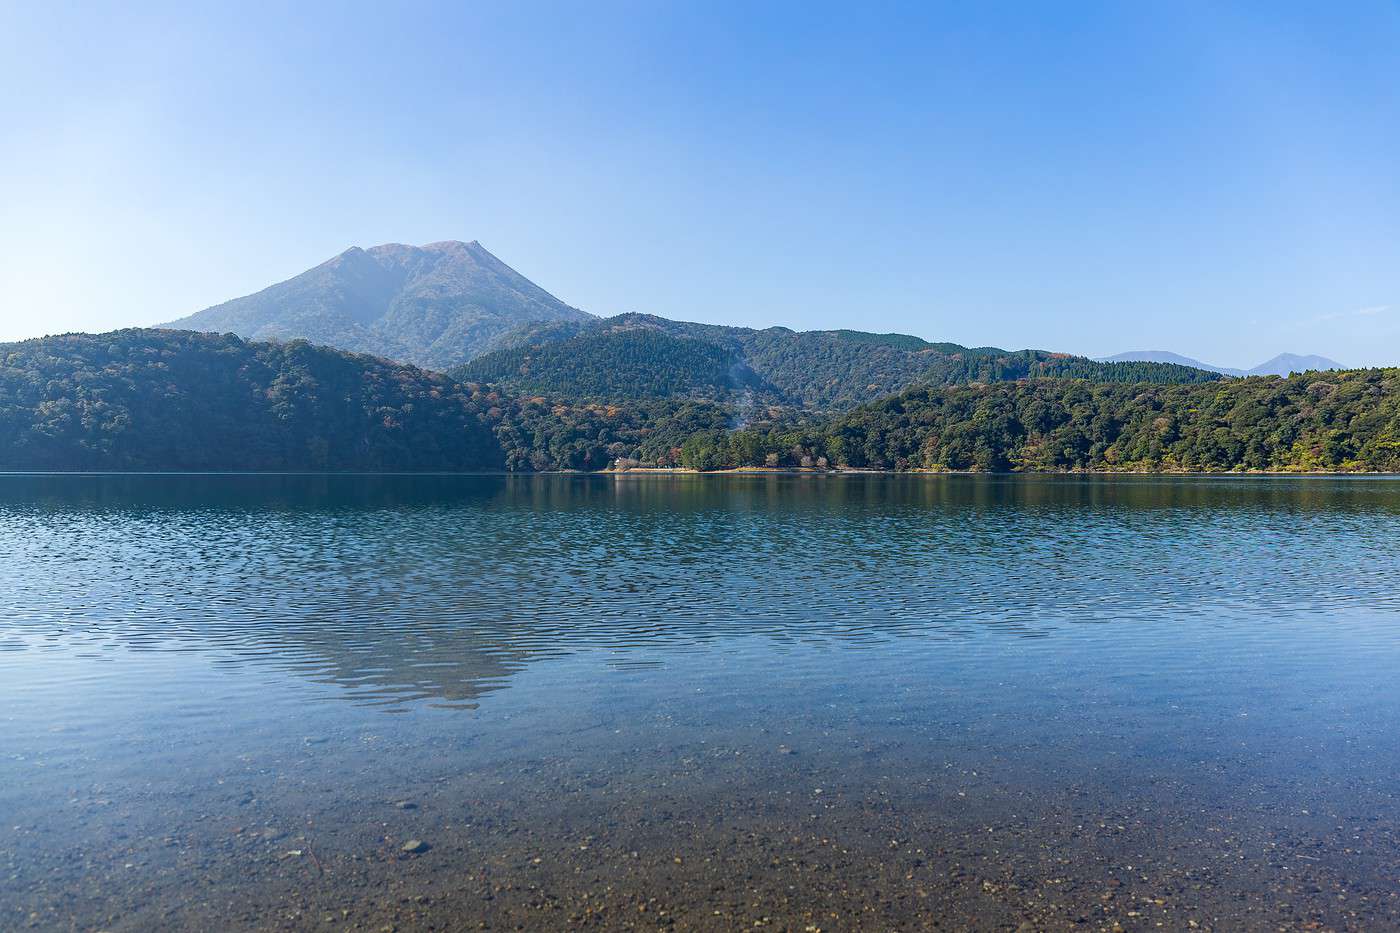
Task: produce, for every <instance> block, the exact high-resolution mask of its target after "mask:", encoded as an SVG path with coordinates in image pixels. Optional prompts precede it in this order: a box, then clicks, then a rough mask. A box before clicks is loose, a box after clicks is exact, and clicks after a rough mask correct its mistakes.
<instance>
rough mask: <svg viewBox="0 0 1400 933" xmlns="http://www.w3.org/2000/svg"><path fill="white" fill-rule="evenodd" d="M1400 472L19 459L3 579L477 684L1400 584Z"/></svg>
mask: <svg viewBox="0 0 1400 933" xmlns="http://www.w3.org/2000/svg"><path fill="white" fill-rule="evenodd" d="M1397 492H1400V486H1398V485H1396V484H1392V483H1389V482H1385V481H1377V480H1355V479H1347V480H1323V479H1306V480H1291V481H1290V480H1273V479H1255V478H1228V479H1211V480H1201V479H1191V480H1183V479H1175V478H1162V477H1103V478H1098V477H1096V478H1075V477H1041V478H1029V477H967V476H863V475H849V476H812V475H798V476H779V475H758V476H693V475H660V476H658V475H637V474H628V475H622V476H616V477H613V476H536V477H529V476H487V477H460V476H398V477H364V476H334V477H328V476H224V477H209V476H120V477H114V476H106V477H55V476H42V477H3V478H0V539H2V540H5V541H6V543H7V544H8V545H10V549H11V550H12V551H15V552H16V553H15V554H14V556H13V557H12V559H11V561H10V562H9V565H8V566H9V569H8V570H0V583H6V584H10V585H11V586H12V587H13V589H14V591H15V593H16V594H17V596H16V601H15V606H16V607H17V625H18V626H19V630H21V631H27V632H31V633H34V634H40V633H43V634H44V635H46V636H49V635H52V634H53V631H54V629H55V628H56V627H59V625H60V623H61V624H62V625H71V623H72V622H73V621H74V620H82V622H83V628H82V632H83V633H84V634H83V637H85V638H89V639H92V640H96V641H101V642H104V643H107V644H122V643H126V644H132V645H140V646H141V647H144V648H152V647H154V648H157V649H159V648H162V647H165V648H179V649H182V650H190V649H191V648H193V649H195V650H199V651H201V652H205V653H208V654H212V655H213V656H214V657H215V658H216V659H217V661H218V663H220V664H237V665H243V664H253V665H263V666H270V667H273V668H276V669H278V670H282V671H285V672H289V673H295V674H296V675H298V676H301V677H306V678H309V679H311V680H313V681H316V682H321V683H330V684H336V685H339V686H341V687H343V688H345V694H344V695H345V696H346V697H347V698H351V699H356V700H359V701H363V702H385V703H390V704H392V703H404V702H409V701H414V700H423V699H426V700H433V701H439V702H446V703H450V704H470V703H471V702H472V701H473V700H474V699H475V698H477V697H480V696H481V695H482V694H484V693H487V692H489V691H492V690H497V689H501V688H502V687H504V686H506V685H507V684H508V683H509V681H510V678H511V677H512V675H513V674H515V673H516V672H518V671H520V670H521V669H523V668H524V667H526V666H527V665H529V664H531V663H534V662H536V661H538V660H540V659H542V658H550V657H559V656H561V655H564V654H567V653H569V652H572V651H576V650H581V649H586V648H597V647H606V648H612V649H618V650H620V651H622V652H625V653H631V654H632V656H633V657H634V658H635V659H636V660H644V659H647V658H648V655H647V649H652V650H674V649H676V648H678V647H681V646H686V645H700V644H704V643H707V642H712V641H715V640H722V639H728V638H733V637H736V636H740V635H743V636H754V635H759V636H762V637H765V638H769V639H772V640H774V641H778V642H782V641H793V642H799V641H808V640H811V639H823V640H829V641H831V642H833V643H836V644H840V645H843V646H850V647H861V646H868V645H870V644H872V643H879V642H881V641H883V640H885V639H889V638H893V637H899V636H918V637H920V638H924V639H939V638H969V637H974V636H977V635H979V634H986V633H988V632H1000V633H1003V634H1006V635H1013V636H1020V637H1045V636H1047V635H1050V634H1053V633H1054V632H1055V631H1056V630H1057V629H1058V628H1061V627H1063V626H1065V625H1069V624H1074V623H1082V622H1114V621H1122V620H1134V619H1142V618H1144V617H1160V616H1162V615H1164V614H1171V615H1173V616H1190V615H1193V614H1196V615H1206V614H1211V613H1219V612H1220V611H1222V609H1226V610H1228V609H1230V608H1239V607H1240V606H1241V605H1246V604H1247V605H1249V606H1250V607H1251V608H1256V609H1258V608H1264V609H1269V610H1271V611H1273V612H1275V613H1284V612H1287V611H1289V610H1290V609H1292V608H1297V607H1303V606H1312V607H1314V608H1315V607H1316V606H1318V605H1324V606H1327V605H1331V603H1329V602H1328V601H1329V600H1332V601H1337V602H1340V601H1343V600H1356V599H1360V600H1365V601H1368V602H1371V603H1373V604H1374V603H1375V602H1376V601H1377V600H1379V601H1381V602H1392V603H1393V602H1394V600H1395V598H1396V597H1395V596H1393V595H1392V593H1393V591H1394V590H1395V589H1396V588H1395V587H1394V586H1393V583H1394V581H1393V579H1392V576H1393V572H1391V571H1388V570H1387V568H1392V567H1393V566H1394V563H1395V561H1394V558H1395V556H1396V554H1395V549H1396V545H1395V544H1394V543H1392V542H1395V541H1396V540H1397V536H1396V535H1395V531H1396V517H1397V514H1400V496H1397V495H1396V493H1397ZM1304 525H1306V527H1307V528H1308V529H1310V530H1309V531H1308V532H1307V534H1306V535H1303V534H1300V533H1299V532H1298V529H1300V528H1302V527H1304ZM1261 541H1262V542H1265V543H1266V544H1267V545H1268V546H1267V547H1265V548H1258V547H1254V548H1250V549H1247V550H1246V549H1244V548H1243V545H1245V544H1258V543H1259V542H1261ZM1368 544H1369V545H1370V546H1369V547H1367V546H1366V545H1368ZM1368 562H1370V563H1374V564H1376V566H1375V567H1373V568H1370V569H1371V570H1372V571H1374V572H1371V573H1364V572H1361V571H1363V570H1365V569H1366V568H1365V567H1363V566H1361V565H1363V564H1366V563H1368ZM1343 578H1345V579H1346V581H1347V583H1348V586H1347V587H1346V588H1345V589H1343V588H1341V587H1334V586H1333V585H1332V584H1333V582H1334V581H1336V580H1341V579H1343ZM60 631H67V629H62V628H60Z"/></svg>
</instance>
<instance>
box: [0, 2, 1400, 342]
mask: <svg viewBox="0 0 1400 933" xmlns="http://www.w3.org/2000/svg"><path fill="white" fill-rule="evenodd" d="M288 7H294V8H295V9H286V8H288ZM192 8H197V9H192ZM0 88H3V90H0V282H3V297H2V298H0V338H14V337H22V336H32V335H37V334H42V333H48V332H55V331H63V330H103V329H110V328H113V327H118V326H125V325H130V324H151V323H155V322H158V321H162V320H168V319H170V318H173V317H176V316H179V315H183V314H186V313H189V312H192V311H195V310H198V309H200V308H202V307H205V306H207V305H210V304H213V303H216V302H218V301H221V300H224V299H227V298H230V297H233V296H236V295H241V294H245V293H247V292H250V291H254V290H256V289H258V288H260V287H262V286H264V285H268V284H271V283H272V282H274V281H277V280H280V279H283V278H287V277H288V276H290V275H292V274H294V273H296V272H299V271H301V270H302V269H305V268H307V267H309V266H312V265H314V264H315V263H317V262H319V261H321V260H324V259H326V258H328V257H330V256H332V255H334V254H335V253H338V252H340V251H341V250H343V249H345V248H346V247H348V246H350V245H352V244H355V245H361V246H370V245H373V244H375V243H381V242H386V241H399V242H410V243H423V242H429V241H432V240H441V239H479V240H480V241H481V242H482V243H483V244H484V245H485V246H486V247H487V248H488V249H490V250H492V251H493V252H495V253H496V254H497V255H498V256H500V257H501V258H502V259H504V260H505V261H506V262H508V263H510V264H511V265H513V266H515V267H516V268H517V269H519V270H520V271H521V272H523V273H524V274H525V275H527V276H529V277H530V278H532V279H533V280H535V281H536V282H538V283H539V284H540V285H542V286H544V287H545V288H547V289H549V290H550V291H552V292H554V293H555V294H557V295H558V296H559V297H561V298H563V299H564V300H566V301H569V302H570V303H572V304H575V305H578V306H579V307H582V308H585V309H587V310H589V311H593V312H595V313H599V314H612V313H617V312H622V311H647V312H652V313H656V314H662V315H665V316H668V317H675V318H682V319H688V320H697V321H712V322H720V323H731V324H744V325H753V326H766V325H769V324H786V325H789V326H792V327H797V328H804V329H806V328H826V327H857V328H861V329H868V330H881V331H887V330H888V331H904V332H908V333H914V334H919V335H921V336H924V337H928V338H932V339H939V340H955V341H958V342H962V343H969V344H979V345H980V344H996V345H1000V346H1004V347H1011V348H1019V347H1024V346H1034V347H1043V348H1048V349H1058V350H1068V351H1074V352H1081V353H1087V354H1091V355H1103V354H1108V353H1112V352H1116V351H1120V350H1128V349H1171V350H1176V351H1178V352H1182V353H1186V354H1189V355H1192V356H1196V357H1198V358H1202V359H1205V360H1207V361H1210V362H1215V363H1220V364H1234V365H1252V364H1254V363H1256V362H1259V361H1260V360H1262V359H1264V358H1265V357H1267V356H1272V355H1273V354H1275V353H1277V352H1279V351H1282V350H1292V351H1296V352H1317V353H1323V354H1326V355H1328V356H1332V357H1335V358H1337V359H1339V360H1341V361H1342V362H1344V363H1348V364H1369V363H1397V362H1400V168H1397V166H1400V4H1397V3H1395V2H1377V3H1368V2H1365V0H1347V2H1345V3H1335V4H1326V3H1316V2H1309V3H1296V4H1295V3H1285V2H1277V0H1271V2H1260V3H1256V4H1228V3H1189V2H1163V3H1156V4H1154V3H1146V2H1111V3H1103V4H1096V3H1064V2H1058V0H1057V2H1047V3H1009V2H1008V3H986V4H984V3H953V4H946V5H942V4H934V3H916V4H909V5H884V4H875V5H866V4H840V5H830V6H828V5H824V4H817V3H793V4H779V3H758V4H751V3H735V4H725V3H718V2H713V0H710V2H701V3H694V4H686V3H680V2H675V3H672V2H650V3H635V4H610V3H587V4H584V3H578V4H536V3H518V2H497V3H491V4H487V5H479V6H468V5H466V4H462V3H447V4H441V5H435V4H418V5H414V4H398V3H394V4H385V3H374V4H364V5H360V4H353V3H351V4H347V3H335V4H328V5H324V6H314V5H312V4H309V3H297V4H262V3H252V4H237V5H232V4H231V5H228V6H222V7H221V6H217V5H206V4H187V3H183V2H182V3H177V4H170V5H168V6H166V5H147V4H140V3H136V4H121V5H111V6H101V5H94V4H89V3H84V4H62V3H55V2H50V0H46V2H38V0H36V2H14V0H10V2H4V3H0Z"/></svg>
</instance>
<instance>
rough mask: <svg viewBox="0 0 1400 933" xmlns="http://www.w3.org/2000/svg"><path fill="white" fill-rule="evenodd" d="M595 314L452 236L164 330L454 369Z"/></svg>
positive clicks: (317, 271)
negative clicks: (548, 325)
mask: <svg viewBox="0 0 1400 933" xmlns="http://www.w3.org/2000/svg"><path fill="white" fill-rule="evenodd" d="M591 317H592V315H590V314H587V313H586V312H583V311H580V310H579V309H578V308H574V307H570V306H569V305H566V304H564V303H563V302H562V301H560V300H559V299H558V298H555V297H554V296H553V295H551V294H550V293H549V292H547V291H545V290H544V289H542V288H540V287H539V286H538V285H536V284H534V283H533V282H531V281H530V280H529V279H527V278H525V277H524V276H523V275H521V274H520V273H518V272H516V271H515V270H514V269H512V268H511V267H510V266H508V265H506V264H505V263H503V262H501V261H500V260H499V259H497V258H496V257H495V256H493V255H491V253H489V252H488V251H487V250H486V249H485V248H484V247H483V246H482V245H481V244H480V243H478V242H476V241H475V240H473V241H472V242H470V243H460V242H457V241H455V240H451V241H447V242H443V243H430V244H428V245H427V246H405V245H403V244H400V243H387V244H385V245H383V246H375V247H373V248H371V249H360V248H359V247H358V246H356V247H352V248H350V249H348V250H346V251H345V252H343V253H341V254H340V255H339V256H336V257H335V258H334V259H330V260H327V261H326V262H323V263H321V264H320V265H319V266H316V267H315V268H314V269H309V270H307V271H306V272H303V273H302V274H301V275H298V276H296V277H295V278H291V279H288V280H287V281H285V282H280V283H278V284H276V285H273V286H270V287H268V288H265V289H263V290H262V291H260V292H258V293H256V294H253V295H248V296H245V297H243V298H235V299H233V300H232V301H226V302H224V303H223V304H220V305H215V306H214V307H212V308H206V309H205V310H203V311H200V312H199V313H197V314H192V315H190V316H189V317H186V318H181V319H180V320H178V321H173V322H171V323H169V324H167V325H164V326H166V327H170V328H179V329H185V330H198V331H208V332H214V333H234V334H237V335H239V336H240V337H244V338H246V339H250V340H270V339H276V340H290V339H295V338H303V339H306V340H310V341H312V342H313V343H317V344H325V345H328V346H333V347H337V348H339V349H342V350H351V351H354V352H359V353H372V354H374V355H376V356H382V357H385V358H387V359H394V360H401V361H403V362H408V363H413V364H415V365H419V366H424V367H428V368H431V369H447V368H448V367H451V366H455V365H458V364H460V363H464V362H466V361H467V360H470V359H471V358H472V357H474V356H476V355H478V354H479V353H481V352H483V351H484V350H486V349H488V348H489V347H490V345H491V343H492V341H493V340H495V339H496V338H498V337H499V336H501V335H502V334H504V333H506V332H508V331H510V330H513V329H515V328H518V327H520V326H521V325H522V324H528V323H532V322H539V321H584V320H588V319H590V318H591Z"/></svg>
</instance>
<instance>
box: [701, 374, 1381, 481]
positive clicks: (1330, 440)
mask: <svg viewBox="0 0 1400 933" xmlns="http://www.w3.org/2000/svg"><path fill="white" fill-rule="evenodd" d="M674 459H676V460H677V461H679V462H680V463H681V464H682V465H683V466H687V467H692V468H696V469H707V470H708V469H721V468H726V467H742V466H761V465H768V466H815V467H824V466H831V467H850V468H866V469H882V470H979V471H1005V470H1023V471H1071V470H1109V471H1111V470H1146V471H1167V472H1170V471H1204V472H1216V471H1227V470H1270V471H1330V470H1339V471H1363V470H1364V471H1383V472H1400V369H1369V370H1353V371H1347V372H1327V373H1304V374H1297V375H1294V376H1291V377H1289V378H1287V379H1282V378H1277V377H1272V376H1257V377H1251V378H1248V379H1237V380H1227V381H1222V382H1217V383H1209V384H1195V385H1150V384H1136V385H1128V384H1122V383H1093V382H1088V381H1084V380H1075V379H1039V380H1027V381H1021V382H1006V383H990V384H981V385H963V386H920V387H917V388H913V389H909V390H907V391H905V392H904V393H902V394H900V395H897V396H893V397H891V398H888V399H884V400H881V401H879V402H875V403H872V404H869V405H864V406H862V407H860V408H857V409H855V410H853V411H850V412H846V413H844V414H842V415H839V416H837V417H834V418H830V419H826V420H820V421H815V422H812V423H809V424H806V425H799V426H791V425H782V424H777V425H773V426H771V427H769V428H767V429H766V430H764V429H757V428H755V429H746V430H742V431H729V432H710V433H708V434H701V435H696V436H694V437H691V438H689V439H688V440H687V441H686V442H685V443H684V444H683V445H682V446H681V447H680V449H679V451H677V452H676V454H675V457H674Z"/></svg>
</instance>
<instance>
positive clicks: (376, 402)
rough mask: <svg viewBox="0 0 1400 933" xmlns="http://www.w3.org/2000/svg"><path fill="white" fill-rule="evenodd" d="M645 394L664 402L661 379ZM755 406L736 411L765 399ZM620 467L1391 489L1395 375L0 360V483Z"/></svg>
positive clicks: (108, 353)
mask: <svg viewBox="0 0 1400 933" xmlns="http://www.w3.org/2000/svg"><path fill="white" fill-rule="evenodd" d="M866 336H869V335H866ZM862 339H863V338H862ZM688 341H690V338H685V337H674V336H669V335H660V336H658V335H657V334H654V333H652V334H648V333H633V334H629V335H626V336H625V339H623V340H622V341H621V342H620V343H616V342H615V343H612V344H610V345H611V346H624V347H631V348H633V350H635V352H636V353H638V354H642V355H645V354H646V353H648V352H651V350H653V349H654V348H656V347H658V346H660V347H663V348H668V349H667V352H674V350H675V348H674V347H673V346H672V345H673V344H675V343H677V342H680V343H682V344H687V342H688ZM684 351H685V353H686V358H687V359H688V360H689V361H690V364H691V365H690V371H691V372H692V373H697V374H702V375H704V376H705V377H706V378H708V379H710V380H711V384H715V383H716V382H717V380H718V379H719V378H720V374H721V372H722V371H724V368H725V367H728V366H731V365H732V361H731V358H730V357H728V356H725V355H722V354H720V355H717V354H716V352H715V349H714V347H713V345H709V344H696V345H694V346H690V345H688V344H687V345H686V346H685V347H684ZM623 361H624V362H625V360H623ZM1065 365H1067V366H1070V365H1073V364H1071V363H1067V364H1065ZM580 378H582V375H580ZM655 378H656V379H657V380H660V381H659V382H658V383H657V384H658V385H659V386H662V387H664V385H665V383H664V380H665V379H666V378H667V377H666V375H665V373H664V372H663V371H661V370H660V369H657V370H655ZM736 378H739V379H740V380H741V381H740V384H743V383H742V378H744V377H743V376H742V374H741V376H739V377H736ZM755 387H756V391H755V392H754V393H753V396H756V395H758V394H759V391H760V390H761V391H766V390H765V389H763V387H762V386H761V385H760V384H757V383H755ZM638 464H651V465H660V466H686V467H693V468H696V469H705V470H709V469H720V468H726V467H742V466H765V465H767V466H792V467H803V466H807V467H833V468H835V467H850V468H867V469H889V470H997V471H1000V470H1047V471H1065V470H1151V471H1185V470H1200V471H1222V470H1299V471H1318V470H1344V471H1347V470H1380V471H1400V370H1397V369H1377V370H1354V371H1347V372H1327V373H1307V374H1303V375H1296V376H1293V377H1291V378H1288V379H1280V378H1276V377H1252V378H1249V379H1239V380H1227V381H1222V382H1211V383H1196V384H1176V385H1158V384H1151V383H1126V382H1091V381H1088V380H1082V379H1068V378H1054V379H1052V378H1035V379H1023V380H1019V381H1011V382H987V383H976V384H966V385H920V386H916V387H914V388H910V389H908V390H906V391H905V392H903V393H901V394H898V395H895V396H891V397H888V398H885V399H881V400H879V401H876V402H873V403H869V404H866V405H862V406H860V407H857V408H855V409H853V410H850V411H847V412H844V413H839V414H836V415H829V416H821V415H818V414H814V413H812V412H810V411H804V410H801V409H795V408H785V407H782V406H779V405H769V404H766V403H763V402H761V401H759V400H757V399H756V398H755V397H752V396H750V397H745V398H743V399H742V400H741V402H732V403H727V404H726V403H719V402H716V401H713V400H705V399H687V398H659V399H648V400H641V401H632V402H627V403H619V404H608V403H602V402H593V401H587V400H576V399H568V398H563V397H561V396H559V395H553V394H549V393H541V394H534V395H523V394H518V393H515V392H512V391H509V390H507V389H505V388H502V387H500V386H497V385H491V384H488V383H485V382H475V381H464V380H457V379H452V378H449V377H447V376H443V375H440V374H437V373H430V372H426V371H424V370H420V369H417V368H415V367H412V366H403V365H398V364H394V363H389V362H387V361H385V360H382V359H378V358H376V357H370V356H360V355H355V354H350V353H344V352H341V351H338V350H332V349H329V348H325V347H315V346H311V345H309V344H307V343H305V342H303V341H294V342H291V343H286V344H279V343H248V342H245V341H243V340H242V339H240V338H238V337H235V336H232V335H225V336H215V335H210V334H197V333H191V332H183V331H162V330H126V331H117V332H114V333H110V334H101V335H88V334H75V335H68V336H63V337H49V338H44V339H41V340H29V341H25V342H22V343H12V344H3V345H0V470H332V471H335V470H391V471H392V470H451V471H463V470H497V469H507V470H515V471H522V470H525V471H527V470H555V469H573V470H600V469H605V468H607V467H609V466H610V465H623V466H628V465H638Z"/></svg>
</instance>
